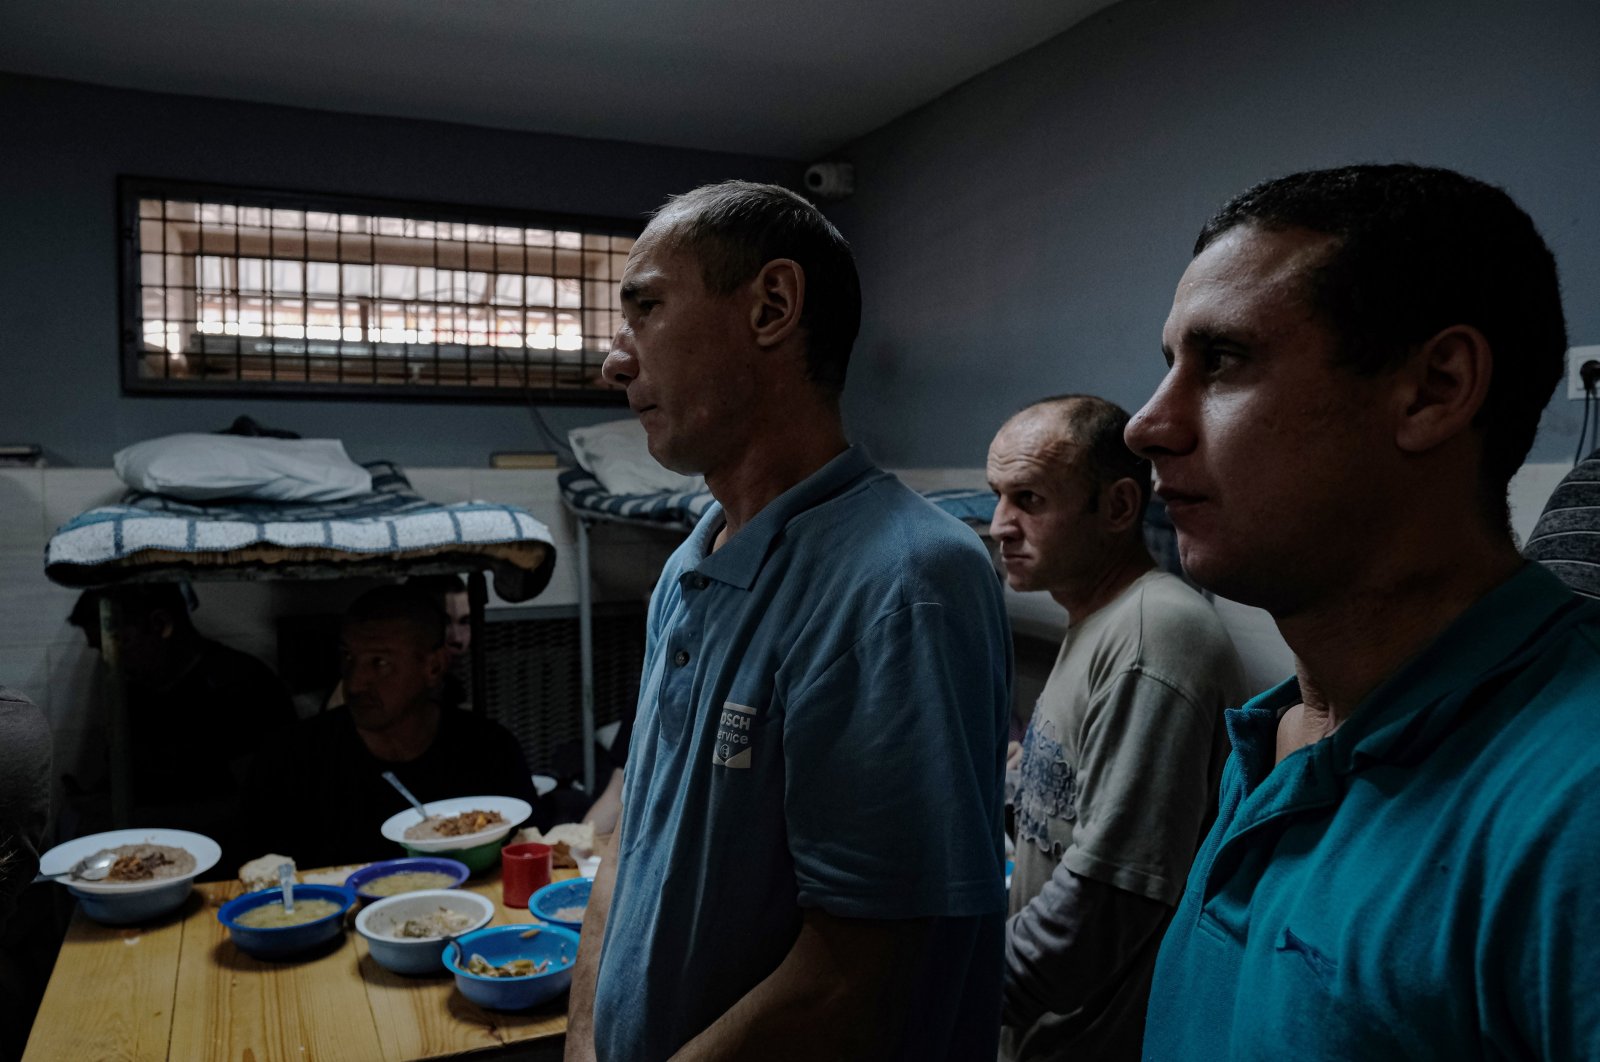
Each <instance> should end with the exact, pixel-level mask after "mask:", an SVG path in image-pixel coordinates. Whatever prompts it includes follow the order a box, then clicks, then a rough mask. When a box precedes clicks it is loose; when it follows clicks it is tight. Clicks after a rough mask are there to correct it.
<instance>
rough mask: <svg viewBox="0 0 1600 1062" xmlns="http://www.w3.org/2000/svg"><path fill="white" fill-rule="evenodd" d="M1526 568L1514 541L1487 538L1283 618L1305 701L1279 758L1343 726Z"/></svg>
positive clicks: (1371, 576)
mask: <svg viewBox="0 0 1600 1062" xmlns="http://www.w3.org/2000/svg"><path fill="white" fill-rule="evenodd" d="M1415 555H1416V554H1413V556H1415ZM1521 564H1522V558H1521V557H1520V556H1519V555H1518V554H1517V551H1516V549H1515V548H1514V547H1513V546H1512V544H1511V543H1510V541H1509V540H1506V539H1503V538H1494V537H1488V538H1484V539H1483V540H1480V541H1475V542H1473V543H1470V544H1469V545H1468V546H1467V547H1466V548H1463V549H1458V550H1454V551H1452V552H1451V553H1450V555H1449V556H1443V555H1440V554H1438V553H1435V554H1434V555H1433V556H1432V558H1431V559H1430V560H1429V561H1428V562H1427V563H1425V564H1417V565H1414V566H1412V567H1411V568H1410V570H1409V571H1408V570H1406V569H1405V568H1404V567H1402V566H1400V565H1396V564H1390V565H1388V566H1386V567H1384V568H1380V569H1379V570H1376V571H1374V572H1371V573H1368V574H1367V577H1366V578H1365V579H1362V580H1360V581H1358V582H1356V583H1355V584H1354V585H1353V586H1350V587H1347V588H1345V589H1344V590H1342V591H1341V592H1340V593H1339V594H1337V595H1336V596H1334V597H1332V598H1331V599H1330V601H1329V602H1328V603H1327V604H1325V605H1323V606H1321V607H1317V608H1311V609H1307V610H1305V611H1304V612H1302V613H1298V614H1296V615H1293V616H1287V617H1284V616H1280V617H1278V630H1279V631H1280V632H1281V633H1282V634H1283V638H1284V641H1286V642H1287V643H1288V644H1289V648H1290V649H1292V650H1293V651H1294V654H1295V670H1296V672H1297V673H1298V675H1299V678H1300V696H1301V700H1302V703H1301V704H1299V705H1296V706H1295V707H1294V708H1292V709H1291V710H1290V712H1289V713H1287V714H1286V715H1285V716H1284V720H1283V723H1281V724H1280V734H1279V745H1278V758H1279V759H1282V758H1283V757H1284V756H1285V755H1287V754H1288V753H1289V752H1293V751H1294V750H1295V749H1297V748H1300V747H1302V746H1304V745H1309V744H1311V743H1313V742H1315V741H1319V740H1321V739H1322V738H1324V737H1327V736H1328V735H1329V734H1332V733H1333V732H1334V731H1335V730H1337V729H1338V728H1339V727H1340V726H1342V725H1344V723H1345V722H1346V721H1347V720H1348V719H1349V718H1350V716H1351V714H1352V713H1353V712H1354V711H1355V710H1356V708H1358V707H1359V706H1360V704H1361V702H1362V701H1364V700H1365V699H1366V698H1367V695H1368V694H1370V693H1371V692H1372V691H1373V690H1375V689H1377V688H1378V686H1379V685H1381V684H1382V683H1383V682H1384V681H1385V680H1386V679H1388V678H1389V676H1391V675H1393V674H1394V673H1395V672H1396V671H1398V670H1399V669H1400V667H1401V666H1402V665H1403V664H1405V662H1406V661H1407V660H1409V659H1410V658H1412V657H1413V656H1415V655H1416V654H1417V653H1419V652H1421V651H1422V650H1423V649H1424V648H1426V647H1427V646H1428V644H1429V643H1431V642H1433V641H1434V640H1435V639H1436V638H1438V637H1439V635H1440V634H1442V633H1443V632H1444V631H1445V629H1446V628H1447V627H1449V626H1450V625H1451V624H1452V623H1454V622H1455V621H1456V620H1457V619H1458V618H1460V616H1461V614H1462V613H1464V612H1466V611H1467V609H1469V608H1471V607H1472V606H1473V605H1474V604H1475V603H1476V602H1477V601H1478V600H1479V599H1480V598H1482V597H1483V595H1485V594H1487V593H1488V592H1489V591H1490V590H1492V589H1494V588H1495V587H1496V586H1499V585H1500V584H1501V583H1503V582H1505V581H1506V580H1507V579H1509V578H1510V577H1511V576H1512V575H1513V574H1514V573H1515V572H1516V570H1517V568H1518V567H1520V566H1521Z"/></svg>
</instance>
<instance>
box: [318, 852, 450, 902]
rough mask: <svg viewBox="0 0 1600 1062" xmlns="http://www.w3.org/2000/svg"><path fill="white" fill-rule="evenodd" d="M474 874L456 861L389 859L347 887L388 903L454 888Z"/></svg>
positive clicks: (362, 871)
mask: <svg viewBox="0 0 1600 1062" xmlns="http://www.w3.org/2000/svg"><path fill="white" fill-rule="evenodd" d="M471 873H472V872H471V871H470V870H468V869H467V865H466V864H465V863H462V862H460V861H459V860H455V859H439V858H433V857H427V858H420V857H419V858H410V859H385V860H383V861H382V862H381V863H373V864H371V865H370V866H366V867H362V868H361V869H360V870H358V871H356V872H355V873H354V874H351V875H350V876H349V877H348V878H346V879H345V882H344V887H345V888H347V889H350V890H352V891H353V892H354V893H355V894H356V895H357V896H359V897H361V898H362V899H363V900H367V901H372V900H385V899H388V898H389V897H391V896H399V895H401V894H402V893H407V892H422V891H425V890H430V889H453V888H456V887H457V886H458V885H460V884H461V883H462V882H463V881H466V880H467V878H468V876H469V875H470V874H471Z"/></svg>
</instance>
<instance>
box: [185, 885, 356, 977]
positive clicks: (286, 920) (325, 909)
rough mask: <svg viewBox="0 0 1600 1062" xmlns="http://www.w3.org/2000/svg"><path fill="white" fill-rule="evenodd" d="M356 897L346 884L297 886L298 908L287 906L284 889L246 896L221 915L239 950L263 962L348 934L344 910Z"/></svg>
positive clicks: (296, 906)
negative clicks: (285, 904) (345, 931)
mask: <svg viewBox="0 0 1600 1062" xmlns="http://www.w3.org/2000/svg"><path fill="white" fill-rule="evenodd" d="M355 902H356V894H355V893H353V892H351V891H350V890H349V889H347V888H345V887H344V886H342V885H296V886H295V887H294V910H293V911H287V910H285V909H284V906H283V890H282V889H262V890H261V891H259V892H247V893H245V894H244V895H243V896H240V897H238V898H237V899H233V900H229V901H228V902H227V903H225V904H223V905H222V908H221V909H220V910H219V911H217V921H219V922H221V923H222V924H223V925H224V926H226V927H227V928H228V936H230V937H232V938H233V943H234V946H235V947H237V948H238V949H239V950H240V951H242V952H244V953H245V954H247V955H254V956H255V957H256V958H258V959H279V958H284V957H287V956H290V955H298V954H300V953H301V952H306V951H311V950H313V949H315V948H317V947H319V946H321V945H323V944H326V943H328V942H329V941H330V940H334V939H335V938H337V937H339V936H340V935H341V934H343V933H344V915H345V912H346V911H348V910H350V908H351V907H353V906H355Z"/></svg>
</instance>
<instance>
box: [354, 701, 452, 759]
mask: <svg viewBox="0 0 1600 1062" xmlns="http://www.w3.org/2000/svg"><path fill="white" fill-rule="evenodd" d="M441 715H442V712H441V710H440V708H439V706H438V705H437V704H435V703H434V702H432V701H428V702H427V703H425V704H422V705H419V706H418V707H417V708H416V709H415V710H414V711H410V712H407V713H406V714H405V715H403V716H401V717H400V718H399V719H397V720H395V721H394V722H393V723H390V724H389V725H388V726H386V727H384V728H383V729H382V730H362V729H360V728H357V729H356V733H357V734H360V735H361V740H362V742H363V743H364V744H365V745H366V746H367V751H368V752H370V753H372V754H373V755H374V756H376V757H377V758H378V759H380V760H382V761H384V762H385V763H410V762H411V761H412V760H415V759H417V758H419V757H420V756H421V755H422V754H423V753H425V752H427V751H428V749H429V748H431V747H432V746H433V739H434V738H436V737H438V736H439V721H440V717H441Z"/></svg>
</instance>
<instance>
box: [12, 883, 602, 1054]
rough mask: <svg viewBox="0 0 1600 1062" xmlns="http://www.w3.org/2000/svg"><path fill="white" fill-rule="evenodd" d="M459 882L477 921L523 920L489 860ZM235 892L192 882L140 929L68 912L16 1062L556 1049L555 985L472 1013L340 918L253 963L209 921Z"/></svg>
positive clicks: (560, 1030)
mask: <svg viewBox="0 0 1600 1062" xmlns="http://www.w3.org/2000/svg"><path fill="white" fill-rule="evenodd" d="M555 876H556V878H557V879H560V878H567V877H573V876H575V872H574V871H570V870H566V871H562V870H558V871H556V873H555ZM463 888H465V889H468V890H469V891H472V892H476V893H478V894H479V895H480V896H485V897H487V898H489V899H490V900H493V901H494V904H495V916H494V918H493V920H492V921H491V922H490V923H489V924H490V925H507V924H511V923H517V922H529V921H531V919H530V917H529V915H528V912H527V911H525V910H522V909H520V908H514V907H506V906H504V905H503V904H501V903H500V875H499V871H498V868H497V869H496V870H495V871H493V872H492V873H490V874H487V875H485V876H484V877H482V878H480V879H477V880H473V881H469V882H468V883H467V884H466V885H465V886H463ZM242 891H243V887H242V886H241V885H240V884H239V883H238V882H237V881H234V882H219V883H216V884H211V885H199V886H196V888H195V891H194V892H193V893H191V894H190V896H189V899H188V901H187V902H186V903H185V904H184V906H183V907H181V908H179V909H178V910H177V911H176V912H174V913H173V914H171V915H169V916H168V917H167V918H165V919H163V920H161V921H159V922H156V923H153V924H150V925H144V926H132V927H116V926H102V925H98V924H97V923H94V922H91V921H89V920H88V919H87V918H85V917H84V916H83V912H82V911H78V912H77V913H75V914H74V915H73V917H72V925H71V927H70V928H69V929H68V930H67V936H66V940H65V941H64V942H63V944H62V946H61V955H60V957H59V958H57V959H56V966H55V970H54V971H53V972H52V973H51V975H50V984H49V987H48V988H47V989H46V990H45V996H44V1002H43V1003H42V1004H41V1005H40V1007H39V1014H38V1017H37V1018H36V1019H35V1020H34V1024H33V1032H32V1035H31V1037H30V1038H29V1040H28V1048H27V1051H26V1053H25V1054H24V1055H23V1062H62V1060H64V1059H112V1058H114V1059H128V1060H142V1059H171V1060H174V1062H201V1060H203V1059H228V1060H246V1062H280V1060H294V1062H313V1060H316V1059H327V1060H335V1059H352V1060H359V1062H368V1060H374V1059H384V1060H401V1059H427V1058H454V1057H462V1056H465V1057H470V1058H473V1059H480V1058H482V1059H487V1058H508V1057H515V1058H519V1059H560V1057H561V1052H562V1048H563V1046H564V1042H565V1034H566V1029H567V1018H566V1007H567V997H566V996H565V995H564V994H563V995H561V996H558V997H557V998H556V999H554V1000H552V1001H551V1002H549V1003H547V1004H545V1005H543V1006H541V1007H538V1008H536V1009H534V1010H531V1011H528V1012H526V1013H521V1014H502V1013H499V1012H496V1011H488V1010H483V1009H482V1008H480V1007H478V1006H477V1005H476V1004H473V1003H470V1002H468V1001H467V1000H466V999H465V998H464V997H462V995H461V994H460V993H459V992H457V991H456V988H455V981H454V979H452V978H451V977H449V976H446V975H443V973H442V971H441V976H439V977H401V976H399V975H397V974H392V973H390V972H388V971H387V970H385V969H383V968H382V967H380V966H379V965H378V964H377V963H375V962H373V961H372V957H371V956H370V955H369V954H368V953H367V942H366V940H365V939H364V938H363V937H362V936H361V935H360V934H359V933H357V932H356V931H355V929H354V927H353V925H352V927H351V928H350V929H349V931H348V932H346V934H345V936H344V938H343V939H342V941H341V942H340V943H339V944H337V945H331V946H330V949H331V950H323V951H320V952H318V953H316V954H314V955H312V956H308V957H305V958H301V959H295V960H280V961H276V962H267V961H262V960H259V959H253V958H251V957H250V956H248V955H245V954H244V953H242V952H240V951H239V950H238V949H237V948H235V947H234V946H233V942H232V941H231V940H229V939H228V931H227V930H226V929H225V928H223V926H222V924H221V923H220V922H218V921H217V908H218V907H221V906H222V904H223V903H225V902H226V901H228V900H230V899H232V898H233V897H235V896H237V895H239V894H240V893H241V892H242ZM351 921H352V923H353V921H354V918H353V915H352V916H351Z"/></svg>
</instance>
